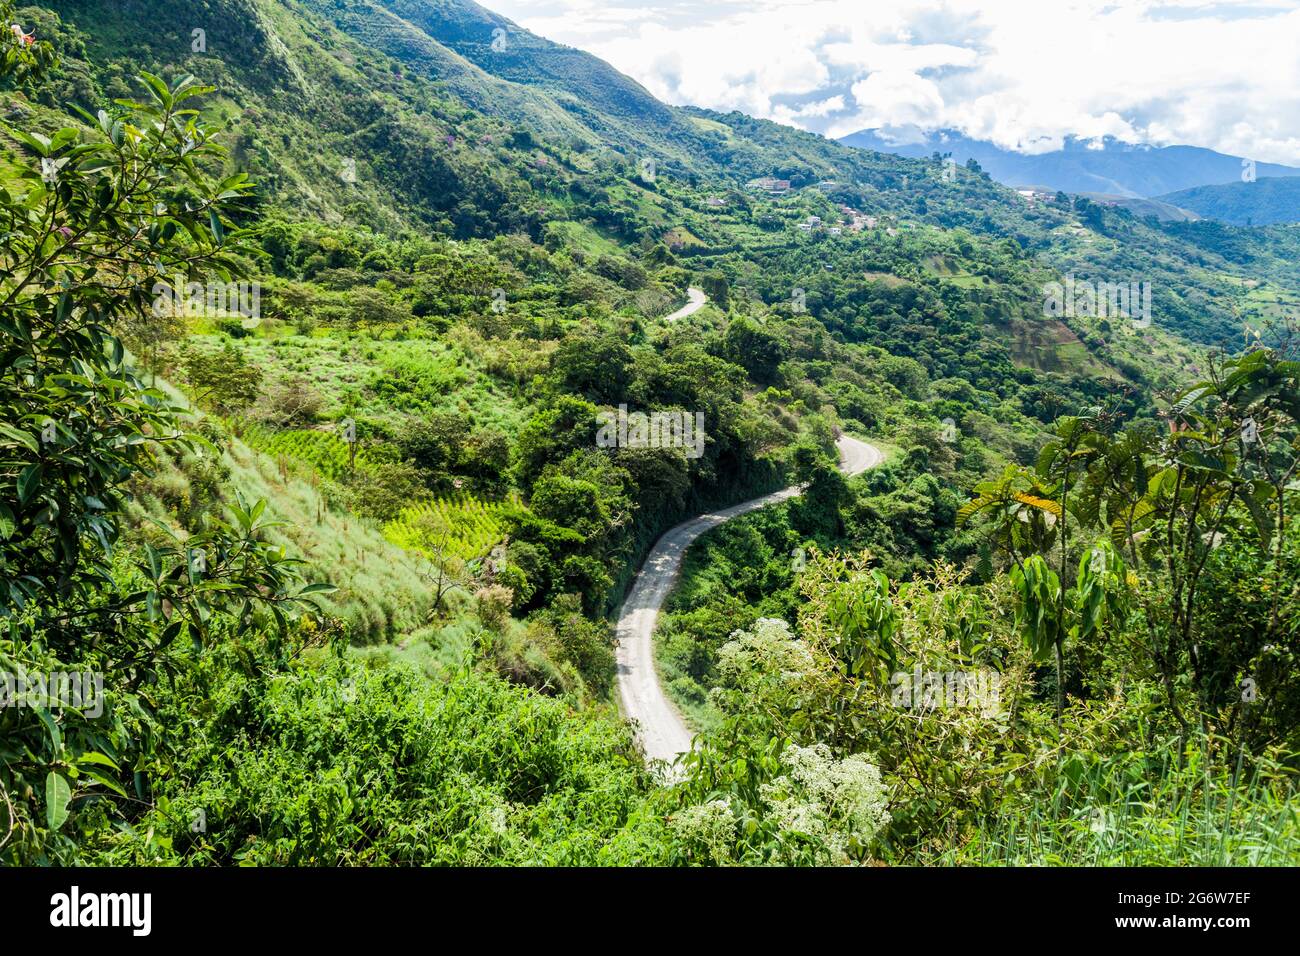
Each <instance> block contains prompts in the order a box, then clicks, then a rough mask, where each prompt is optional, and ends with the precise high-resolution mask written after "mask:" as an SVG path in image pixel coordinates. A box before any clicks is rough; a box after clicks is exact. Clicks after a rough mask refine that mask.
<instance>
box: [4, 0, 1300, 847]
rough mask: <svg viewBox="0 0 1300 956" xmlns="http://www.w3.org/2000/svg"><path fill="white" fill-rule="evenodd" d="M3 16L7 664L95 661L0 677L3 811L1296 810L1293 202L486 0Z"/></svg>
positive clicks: (1015, 834)
mask: <svg viewBox="0 0 1300 956" xmlns="http://www.w3.org/2000/svg"><path fill="white" fill-rule="evenodd" d="M0 12H3V15H4V16H3V19H4V20H5V24H6V32H5V33H4V41H3V42H5V43H6V44H9V46H6V47H5V59H4V60H3V62H2V63H0V117H3V125H2V126H0V223H3V227H2V229H0V231H3V232H4V235H5V244H4V250H3V263H2V265H0V614H2V615H3V619H4V623H5V627H4V628H0V675H4V674H14V675H19V674H21V675H28V674H57V673H61V672H68V671H76V672H78V673H80V672H90V673H94V674H98V675H100V676H101V677H102V679H103V684H104V688H105V694H104V704H105V706H104V710H103V712H102V713H100V714H97V715H95V716H93V717H92V716H91V715H90V714H89V712H88V711H87V710H86V709H85V708H78V707H73V706H70V705H68V704H67V702H66V701H59V700H55V701H44V702H42V701H37V702H35V704H34V705H31V706H28V705H27V703H26V702H24V704H23V705H22V706H10V705H9V704H8V702H7V701H8V696H9V694H10V691H9V685H8V684H3V683H0V690H3V691H4V692H5V694H6V700H5V706H2V707H0V793H3V795H4V800H3V806H0V812H3V814H4V816H3V817H0V863H3V864H5V865H7V866H10V865H12V866H42V867H45V866H53V867H60V866H106V867H146V866H147V867H154V866H168V867H171V866H183V867H209V866H213V867H216V866H219V867H237V866H241V867H242V866H287V867H320V868H336V867H370V866H485V867H486V866H520V867H537V866H557V867H560V866H564V867H572V866H613V867H659V866H665V867H667V866H832V865H834V866H844V865H853V866H883V867H892V866H900V867H901V866H949V865H957V866H1035V867H1041V866H1138V865H1142V866H1146V865H1159V866H1274V865H1294V864H1295V863H1297V862H1300V817H1297V815H1296V812H1295V810H1296V806H1297V802H1296V801H1297V797H1296V772H1297V769H1298V767H1297V759H1298V758H1297V753H1300V683H1298V682H1297V681H1298V677H1297V675H1298V674H1300V671H1298V670H1297V668H1296V666H1295V664H1296V658H1297V655H1300V644H1298V643H1297V637H1296V635H1297V634H1298V633H1300V629H1298V628H1297V622H1300V591H1297V586H1296V581H1297V580H1300V574H1298V573H1297V572H1300V534H1297V530H1296V525H1295V523H1294V520H1293V510H1292V509H1290V505H1291V504H1294V503H1296V501H1297V497H1296V496H1297V494H1300V486H1298V485H1297V481H1298V480H1300V479H1298V469H1300V336H1297V329H1296V319H1297V314H1296V309H1297V304H1298V303H1300V272H1297V270H1296V268H1295V263H1296V262H1297V260H1298V259H1300V232H1298V231H1297V230H1296V229H1295V228H1293V227H1291V226H1289V225H1284V224H1272V225H1266V226H1254V227H1245V226H1242V225H1234V224H1232V223H1231V222H1226V221H1225V222H1220V221H1214V220H1212V219H1204V220H1201V219H1192V218H1187V219H1171V220H1169V221H1162V220H1160V219H1158V218H1155V217H1147V216H1144V215H1141V214H1139V213H1140V211H1141V208H1140V207H1139V210H1138V211H1137V212H1135V211H1134V209H1130V208H1124V207H1123V206H1121V205H1116V204H1112V203H1109V202H1107V201H1103V199H1102V198H1099V197H1098V196H1096V195H1094V197H1092V198H1089V197H1088V196H1085V195H1081V194H1079V193H1074V192H1064V191H1062V192H1032V193H1031V194H1030V195H1028V196H1026V195H1024V194H1023V193H1021V192H1017V191H1016V190H1015V189H1012V188H1010V187H1008V186H1005V185H1002V184H1000V183H999V182H997V181H995V179H994V178H991V177H990V175H989V174H988V173H987V172H986V171H985V170H984V169H982V168H981V166H980V164H979V162H971V163H962V164H960V165H959V164H956V163H948V162H944V161H943V158H942V157H940V156H938V155H929V154H928V153H927V154H918V155H914V156H912V155H892V154H890V153H887V152H884V151H877V150H876V149H875V148H857V147H855V146H853V145H846V144H845V143H841V142H835V141H833V140H831V139H827V138H825V137H823V136H820V135H816V134H813V133H810V132H806V131H803V130H800V129H796V128H795V127H793V126H789V125H782V124H779V123H776V122H773V121H770V120H764V119H756V118H754V117H751V116H749V115H746V114H745V113H742V112H739V111H731V112H719V111H712V110H706V109H702V108H699V107H694V106H675V105H670V104H667V103H664V102H660V101H659V100H658V99H656V98H655V97H654V96H652V95H651V94H650V92H648V90H647V89H646V88H644V87H643V86H642V85H640V84H639V83H637V82H636V81H634V80H632V79H631V78H629V77H627V76H624V75H623V74H621V73H619V72H618V71H617V70H615V69H614V68H613V67H612V66H610V65H609V64H608V63H605V62H604V61H602V60H600V59H598V58H596V57H594V56H592V55H590V54H588V53H585V52H583V51H581V50H578V49H576V48H573V47H568V46H562V45H560V44H557V43H552V42H551V41H549V40H547V39H545V38H543V37H541V36H539V35H537V34H534V33H532V32H530V31H528V30H526V29H524V28H522V27H520V26H519V25H518V24H515V23H513V22H512V21H510V20H508V19H506V18H504V17H502V16H500V15H498V14H497V13H494V12H492V11H490V10H488V9H485V8H484V7H481V6H479V5H477V4H475V3H473V2H470V0H206V2H205V3H203V4H201V5H198V6H197V7H193V8H191V7H188V6H186V5H177V4H173V3H167V2H163V0H50V2H47V3H43V4H39V5H23V4H19V5H14V4H12V3H10V2H9V0H0ZM9 24H16V25H19V27H20V29H19V32H18V33H17V34H15V33H14V32H13V31H12V30H9V29H8V25H9ZM141 24H148V29H147V30H142V29H141ZM23 31H29V32H23ZM28 36H30V37H31V42H28V41H27V40H26V39H23V37H28ZM11 38H12V39H11ZM864 145H866V146H871V145H872V144H871V143H870V142H868V143H865V144H864ZM876 145H879V144H876ZM1215 155H1216V156H1219V154H1215ZM1223 158H1227V159H1232V158H1233V157H1220V159H1223ZM1144 162H1145V160H1144ZM1215 162H1217V163H1219V165H1222V163H1221V162H1219V160H1215ZM1153 175H1154V174H1153ZM1162 175H1163V174H1162ZM1276 181H1277V182H1278V183H1285V182H1286V180H1285V179H1281V178H1279V179H1277V180H1276ZM1179 185H1181V183H1179ZM1282 188H1285V187H1282ZM1166 191H1167V190H1166ZM1107 195H1110V193H1107ZM1198 201H1199V200H1198ZM1224 201H1225V202H1229V204H1231V203H1230V200H1224ZM1064 283H1069V287H1070V289H1071V290H1073V289H1074V288H1075V287H1076V285H1077V287H1078V288H1080V289H1084V290H1086V291H1084V292H1081V293H1080V294H1079V295H1077V296H1076V295H1075V294H1074V292H1073V291H1071V294H1070V296H1069V298H1068V299H1066V298H1061V301H1060V302H1057V303H1056V307H1053V306H1052V304H1051V303H1052V302H1053V301H1054V299H1053V289H1061V288H1064V285H1063V284H1064ZM1099 288H1100V289H1101V290H1103V291H1102V292H1101V293H1099V292H1098V291H1097V290H1098V289H1099ZM1119 288H1123V289H1124V290H1125V291H1126V292H1127V291H1128V290H1130V289H1134V290H1139V291H1141V290H1145V294H1144V296H1143V295H1137V294H1136V293H1135V295H1134V297H1133V298H1132V300H1131V301H1130V300H1129V298H1128V297H1127V296H1126V297H1125V299H1124V301H1125V302H1126V303H1128V305H1126V306H1125V307H1124V308H1122V309H1121V308H1120V307H1119V306H1118V305H1115V306H1112V305H1111V304H1110V300H1108V298H1107V296H1106V294H1105V291H1106V290H1111V289H1119ZM232 289H233V290H235V294H233V295H229V294H227V292H228V291H229V290H232ZM244 293H247V294H244ZM1114 301H1115V302H1116V303H1118V302H1119V301H1120V300H1119V298H1118V296H1116V297H1115V298H1114ZM1139 302H1142V305H1139ZM900 675H901V678H905V679H906V681H913V683H915V684H916V686H915V687H914V688H913V687H911V684H908V685H907V686H908V687H909V688H910V690H909V693H907V694H906V695H900V694H899V693H898V688H899V686H900ZM911 675H915V678H914V679H913V677H912V676H911ZM25 679H26V678H25V677H24V680H25ZM906 681H902V682H903V683H906ZM13 686H15V687H16V686H17V684H16V683H15V684H14V685H13ZM23 686H27V685H26V684H24V685H23ZM993 698H996V699H993Z"/></svg>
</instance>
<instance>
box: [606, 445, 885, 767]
mask: <svg viewBox="0 0 1300 956" xmlns="http://www.w3.org/2000/svg"><path fill="white" fill-rule="evenodd" d="M835 444H836V446H837V447H838V449H839V452H840V470H841V471H843V472H844V473H845V474H846V475H856V474H858V473H859V472H863V471H866V470H867V469H869V468H874V467H876V466H877V465H879V464H880V463H881V462H882V461H884V458H885V456H884V455H883V454H882V453H881V451H880V449H878V448H876V447H875V446H874V445H868V444H867V443H866V442H864V441H859V440H858V439H856V438H850V437H849V436H847V435H844V436H842V437H840V438H839V439H838V440H837V441H836V443H835ZM799 492H800V489H799V488H797V487H796V488H785V489H783V490H781V491H777V492H774V493H772V494H770V495H764V496H763V497H762V498H755V499H753V500H752V501H745V502H742V503H741V504H738V505H732V506H731V507H730V508H723V509H722V510H721V511H714V512H711V513H709V514H704V515H700V516H699V517H698V518H692V519H691V520H690V521H686V522H683V523H682V524H679V525H677V526H676V527H674V528H670V529H669V530H668V531H665V532H664V533H663V535H662V536H661V537H660V538H659V540H658V541H656V542H655V546H654V548H653V549H651V551H650V554H649V556H648V557H647V558H646V560H645V564H643V565H642V566H641V570H640V571H639V572H638V573H637V576H636V580H635V581H634V582H633V584H632V590H631V591H630V592H629V593H628V596H627V599H626V600H624V602H623V606H622V608H621V609H620V611H619V616H618V627H617V632H616V634H617V641H618V648H617V650H618V695H619V700H620V701H621V703H622V707H623V715H624V716H625V717H626V718H628V719H629V720H631V721H633V722H634V723H635V725H636V733H637V740H638V741H639V742H640V744H641V749H642V750H643V751H644V752H645V756H646V759H647V760H663V761H666V762H668V763H671V762H672V761H674V760H675V759H677V756H678V755H679V754H683V753H686V752H687V751H688V750H690V749H691V732H690V730H689V729H688V728H687V726H686V723H685V721H683V720H682V717H681V714H679V713H678V712H677V708H676V707H674V706H673V704H672V702H671V701H670V700H669V699H668V697H667V695H665V694H664V690H663V687H662V686H661V685H660V683H659V673H658V671H657V670H656V669H655V648H654V630H655V623H656V621H657V620H658V618H659V608H660V607H661V606H662V605H663V602H664V599H665V598H666V597H668V592H669V591H671V590H672V587H673V584H674V583H675V582H676V580H677V575H678V573H679V572H680V571H681V567H682V558H683V556H684V555H685V554H686V549H687V548H689V547H690V546H691V544H692V543H693V542H694V541H695V539H696V538H698V537H699V536H700V535H702V534H703V533H704V532H706V531H708V530H709V529H710V528H716V527H717V526H718V525H720V524H722V523H723V522H724V521H728V520H730V519H732V518H734V517H736V516H737V515H743V514H746V513H748V512H750V511H757V510H758V509H759V508H766V507H767V506H768V505H770V504H775V503H776V502H778V501H785V500H786V499H787V498H793V497H795V496H796V495H798V494H799Z"/></svg>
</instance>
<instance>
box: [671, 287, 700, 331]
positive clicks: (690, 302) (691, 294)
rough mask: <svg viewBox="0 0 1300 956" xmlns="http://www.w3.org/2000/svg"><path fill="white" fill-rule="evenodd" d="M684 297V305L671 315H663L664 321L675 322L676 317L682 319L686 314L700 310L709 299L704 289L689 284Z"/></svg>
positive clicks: (692, 313)
mask: <svg viewBox="0 0 1300 956" xmlns="http://www.w3.org/2000/svg"><path fill="white" fill-rule="evenodd" d="M686 299H687V302H686V304H685V305H684V306H682V307H681V308H680V309H678V310H677V311H676V312H674V313H673V314H672V315H665V316H664V321H665V322H676V321H677V320H678V319H684V318H686V317H687V316H688V315H694V314H695V313H696V312H698V311H700V309H702V308H704V305H705V303H707V302H708V301H709V297H708V296H707V295H705V294H704V290H703V289H697V288H695V286H691V287H690V288H688V289H687V290H686Z"/></svg>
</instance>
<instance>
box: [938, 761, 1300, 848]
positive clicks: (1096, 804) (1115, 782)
mask: <svg viewBox="0 0 1300 956" xmlns="http://www.w3.org/2000/svg"><path fill="white" fill-rule="evenodd" d="M1209 752H1210V751H1209V748H1208V747H1207V746H1205V741H1201V742H1200V743H1198V744H1193V745H1192V746H1190V747H1189V748H1188V749H1187V750H1185V751H1184V753H1185V759H1184V760H1183V761H1182V762H1181V765H1180V762H1179V761H1178V759H1177V757H1178V754H1177V750H1176V748H1174V749H1171V750H1167V751H1166V752H1165V754H1166V755H1165V756H1164V757H1162V758H1161V759H1160V760H1159V762H1158V763H1157V764H1156V765H1155V766H1154V767H1152V768H1150V770H1149V771H1144V769H1143V768H1142V767H1141V764H1142V761H1141V760H1140V759H1138V758H1135V757H1133V756H1123V757H1112V758H1100V759H1096V760H1094V761H1093V762H1091V763H1089V764H1086V765H1085V764H1082V763H1080V764H1077V765H1075V766H1074V767H1072V768H1070V769H1068V770H1065V772H1063V773H1062V774H1061V775H1060V777H1059V779H1058V782H1057V784H1056V786H1055V789H1054V790H1053V791H1052V793H1051V797H1050V799H1046V800H1042V799H1040V800H1038V801H1036V802H1034V801H1030V800H1028V799H1025V800H1022V801H1020V802H1018V803H1017V805H1015V806H1013V807H1004V808H1003V810H1002V812H1000V813H999V814H997V815H996V816H994V817H991V818H986V819H985V820H984V821H983V822H982V824H981V825H980V827H979V829H978V831H977V832H976V833H975V834H974V836H973V838H972V839H971V840H969V842H966V843H965V844H963V845H961V846H957V847H954V848H950V849H949V850H947V851H945V852H943V853H942V854H941V855H939V856H938V858H937V859H935V860H933V861H931V862H936V863H942V864H955V865H976V866H1295V865H1297V864H1300V793H1297V790H1296V785H1295V779H1294V777H1293V775H1292V774H1291V773H1290V772H1288V771H1286V770H1285V769H1284V768H1283V767H1281V766H1280V765H1279V764H1277V763H1275V762H1273V761H1270V760H1268V759H1266V758H1261V759H1256V760H1255V762H1254V766H1253V767H1248V766H1246V765H1245V763H1244V761H1243V760H1242V759H1241V758H1240V757H1239V758H1238V759H1237V761H1236V763H1235V764H1232V765H1227V766H1225V765H1224V764H1223V763H1221V762H1215V761H1214V760H1213V759H1212V758H1211V757H1210V756H1208V754H1209Z"/></svg>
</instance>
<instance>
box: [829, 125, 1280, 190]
mask: <svg viewBox="0 0 1300 956" xmlns="http://www.w3.org/2000/svg"><path fill="white" fill-rule="evenodd" d="M838 142H841V143H845V144H846V145H849V146H855V147H857V148H859V149H872V150H876V151H878V152H892V153H895V154H896V155H900V156H911V157H916V158H922V157H926V156H930V155H932V154H933V153H935V152H938V153H940V154H951V155H952V157H953V158H954V159H956V160H957V161H958V162H959V163H964V162H966V161H967V160H968V159H974V160H975V161H976V162H978V163H979V164H980V167H981V168H983V169H984V170H985V171H986V172H988V174H989V175H990V176H992V177H993V178H994V179H996V180H997V181H999V182H1002V183H1005V184H1006V185H1008V186H1017V187H1028V186H1047V187H1049V188H1052V189H1060V190H1062V191H1064V192H1070V193H1100V194H1114V195H1118V196H1122V197H1132V198H1157V197H1160V196H1163V195H1165V194H1168V193H1172V192H1177V191H1179V190H1182V189H1188V188H1193V187H1196V186H1204V185H1211V184H1222V183H1231V182H1240V181H1241V180H1242V176H1243V175H1245V174H1247V169H1248V167H1247V166H1245V165H1244V164H1246V163H1249V162H1251V161H1250V160H1248V159H1244V158H1243V157H1240V156H1229V155H1227V154H1225V153H1219V152H1217V151H1215V150H1212V149H1206V148H1204V147H1199V146H1181V145H1177V146H1151V145H1148V144H1142V143H1136V144H1135V143H1125V142H1123V141H1121V140H1118V139H1115V138H1114V137H1105V138H1103V139H1102V140H1100V141H1098V140H1089V139H1083V138H1079V137H1074V136H1067V137H1066V138H1065V140H1064V142H1063V145H1062V148H1061V149H1057V150H1051V151H1047V152H1040V153H1025V152H1018V151H1016V150H1010V149H1005V148H1003V147H1000V146H997V145H995V144H994V143H991V142H988V141H986V140H977V139H972V138H970V137H967V136H966V135H964V134H962V133H960V132H959V131H957V130H951V129H943V130H932V131H928V132H926V131H921V130H916V129H900V130H896V131H889V130H880V129H876V130H859V131H858V132H856V133H851V134H849V135H848V136H844V137H841V138H840V139H839V140H838ZM1252 172H1253V175H1254V176H1256V177H1257V178H1265V177H1273V176H1298V175H1300V168H1297V167H1293V166H1284V165H1282V164H1279V163H1263V162H1256V163H1254V166H1253V169H1252Z"/></svg>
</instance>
